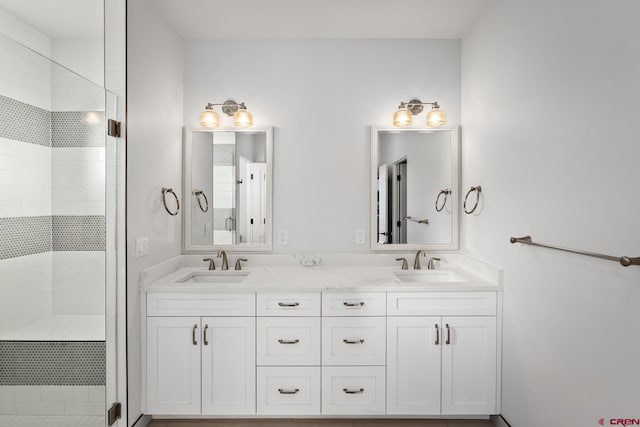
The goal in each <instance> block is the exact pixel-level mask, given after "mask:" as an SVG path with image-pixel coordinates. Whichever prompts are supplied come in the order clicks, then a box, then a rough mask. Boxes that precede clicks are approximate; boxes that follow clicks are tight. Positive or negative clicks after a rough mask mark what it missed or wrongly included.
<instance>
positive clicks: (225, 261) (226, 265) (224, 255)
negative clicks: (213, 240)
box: [217, 249, 229, 270]
mask: <svg viewBox="0 0 640 427" xmlns="http://www.w3.org/2000/svg"><path fill="white" fill-rule="evenodd" d="M217 257H218V258H222V266H221V267H220V268H221V269H222V270H228V269H229V260H228V259H227V253H226V252H225V251H223V250H222V249H220V250H219V251H218V255H217Z"/></svg>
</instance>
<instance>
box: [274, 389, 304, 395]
mask: <svg viewBox="0 0 640 427" xmlns="http://www.w3.org/2000/svg"><path fill="white" fill-rule="evenodd" d="M299 391H300V389H299V388H294V389H293V390H291V389H289V390H287V389H285V388H279V389H278V393H280V394H296V393H298V392H299Z"/></svg>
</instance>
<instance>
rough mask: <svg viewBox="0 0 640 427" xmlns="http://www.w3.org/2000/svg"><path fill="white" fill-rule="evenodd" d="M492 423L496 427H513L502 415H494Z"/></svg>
mask: <svg viewBox="0 0 640 427" xmlns="http://www.w3.org/2000/svg"><path fill="white" fill-rule="evenodd" d="M491 422H492V423H493V425H494V426H496V427H511V424H509V423H508V422H507V420H505V419H504V417H503V416H502V415H492V416H491Z"/></svg>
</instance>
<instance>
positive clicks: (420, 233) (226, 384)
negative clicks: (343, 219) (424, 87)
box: [140, 127, 502, 418]
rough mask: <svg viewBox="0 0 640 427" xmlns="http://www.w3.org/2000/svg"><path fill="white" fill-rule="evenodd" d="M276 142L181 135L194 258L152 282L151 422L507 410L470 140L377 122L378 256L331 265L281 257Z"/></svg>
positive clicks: (187, 247)
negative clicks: (464, 246)
mask: <svg viewBox="0 0 640 427" xmlns="http://www.w3.org/2000/svg"><path fill="white" fill-rule="evenodd" d="M272 132H273V131H272V129H271V128H264V129H250V130H246V129H245V130H210V129H204V128H189V129H185V146H184V168H183V171H184V177H183V194H184V195H185V196H187V197H189V200H185V201H184V203H183V204H184V207H185V212H184V213H183V226H184V232H183V253H184V255H181V256H179V257H176V258H173V259H171V260H167V261H165V262H163V263H161V264H158V265H156V266H154V267H151V268H149V269H147V270H144V271H143V272H142V274H141V277H140V290H141V292H142V293H143V298H141V301H142V306H141V312H142V327H143V331H142V364H143V375H144V378H143V402H144V404H145V405H146V408H145V413H147V414H151V415H153V416H159V417H165V418H166V417H201V418H211V417H245V418H251V417H257V418H264V417H307V418H313V417H330V418H336V417H372V418H384V417H389V418H402V417H407V418H442V417H470V418H477V417H487V416H489V415H492V414H497V413H499V412H500V407H499V406H500V395H501V390H500V383H501V380H500V364H501V360H500V355H501V340H500V337H501V328H502V321H501V318H502V314H501V313H502V292H501V286H502V272H501V270H500V269H499V268H496V267H494V266H491V265H488V264H485V263H483V262H481V261H478V260H475V259H473V258H470V257H467V256H465V255H462V254H460V253H458V252H456V251H457V250H458V248H459V247H458V205H459V204H460V198H459V189H458V176H459V166H458V165H459V149H458V146H459V141H458V129H456V128H454V129H410V130H406V129H405V130H398V129H378V128H375V127H372V128H371V136H372V138H371V147H372V152H371V186H370V189H371V193H370V195H371V210H370V212H371V215H370V224H371V227H370V233H369V236H368V239H367V238H366V235H365V230H364V229H362V230H356V241H357V242H358V241H359V242H360V243H359V244H362V243H364V242H365V240H368V241H369V244H370V248H371V253H336V254H319V255H312V254H293V255H291V254H283V253H270V252H271V251H272V249H273V244H272V235H273V231H272V197H271V194H272V186H273V184H272V172H273V163H272V156H273V154H272V153H273V133H272ZM280 235H282V231H281V232H280ZM358 236H359V237H358ZM280 240H282V238H281V239H280ZM280 243H281V244H282V242H280ZM308 243H309V242H308ZM283 249H284V248H283V247H280V248H279V252H283ZM216 251H218V255H219V257H220V258H222V261H223V266H218V268H217V269H215V270H213V268H214V267H215V265H216V259H214V258H213V257H210V258H207V256H208V255H209V254H211V253H215V252H216ZM224 251H228V252H229V253H233V257H235V258H236V259H235V260H233V261H235V267H236V268H235V269H229V264H230V263H229V262H228V261H227V255H226V252H224ZM425 251H429V252H428V255H427V256H425ZM359 252H362V250H360V251H359ZM203 259H204V262H203ZM233 261H232V263H231V264H232V265H233ZM412 261H413V262H412ZM425 261H426V262H425ZM243 262H244V264H243ZM206 263H208V264H206ZM422 264H424V266H422ZM221 267H222V268H221ZM412 267H413V268H412ZM232 268H233V267H232Z"/></svg>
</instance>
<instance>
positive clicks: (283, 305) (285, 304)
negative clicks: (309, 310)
mask: <svg viewBox="0 0 640 427" xmlns="http://www.w3.org/2000/svg"><path fill="white" fill-rule="evenodd" d="M278 305H279V306H280V307H297V306H299V305H300V303H299V302H279V303H278Z"/></svg>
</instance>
